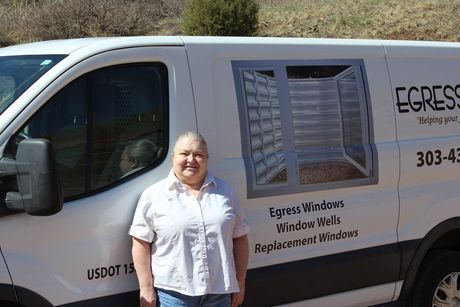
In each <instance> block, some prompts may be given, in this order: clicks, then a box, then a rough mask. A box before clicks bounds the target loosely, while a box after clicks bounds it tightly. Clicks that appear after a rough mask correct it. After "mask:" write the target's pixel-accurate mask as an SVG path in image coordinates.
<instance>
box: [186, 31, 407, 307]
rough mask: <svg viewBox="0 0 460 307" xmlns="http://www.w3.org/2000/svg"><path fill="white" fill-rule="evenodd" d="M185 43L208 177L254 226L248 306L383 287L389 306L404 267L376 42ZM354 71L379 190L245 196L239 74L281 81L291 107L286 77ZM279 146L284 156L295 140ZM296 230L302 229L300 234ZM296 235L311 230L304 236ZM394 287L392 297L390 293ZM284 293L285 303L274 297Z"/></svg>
mask: <svg viewBox="0 0 460 307" xmlns="http://www.w3.org/2000/svg"><path fill="white" fill-rule="evenodd" d="M184 40H185V44H186V48H187V54H188V57H189V63H190V71H191V76H192V84H193V90H194V94H195V101H196V111H197V121H198V131H199V132H200V133H202V134H203V135H204V136H205V138H206V139H207V140H208V144H209V151H210V160H209V169H210V172H212V173H213V174H215V175H216V176H218V177H221V178H223V179H225V180H227V181H229V182H230V183H231V184H232V185H233V186H234V187H235V188H236V190H237V192H238V194H239V197H240V199H241V203H242V206H243V208H244V210H245V212H246V214H247V217H248V219H249V223H250V225H251V233H250V235H249V239H250V263H249V268H250V270H249V272H248V281H247V303H248V305H271V304H282V303H287V302H292V301H296V300H300V299H307V298H314V297H318V296H323V295H328V294H332V293H338V292H343V291H348V290H351V289H352V288H353V287H361V288H364V287H367V286H375V285H379V284H387V286H386V287H381V288H378V290H377V292H378V293H376V296H377V297H380V298H382V300H383V301H385V300H387V299H388V297H393V293H394V290H395V287H394V285H395V284H394V283H395V282H396V281H397V280H398V274H399V260H400V258H399V249H398V246H397V243H396V242H397V237H396V226H397V219H398V210H399V207H398V206H399V204H398V197H397V180H398V176H399V173H398V170H399V163H398V160H399V156H398V149H397V145H396V142H395V127H394V109H393V106H392V103H391V101H392V100H391V95H390V93H391V91H390V84H389V79H388V75H387V69H386V64H385V60H384V53H383V48H382V47H381V46H379V45H378V44H377V43H372V42H371V43H369V42H368V43H361V44H360V43H358V44H357V45H356V42H354V45H353V44H351V43H350V42H347V41H343V42H337V41H335V42H333V41H328V40H324V41H323V40H321V41H314V40H313V41H310V42H309V43H306V44H303V45H300V44H292V45H291V44H285V45H281V44H279V43H280V42H279V41H277V43H275V44H258V43H257V39H255V40H254V41H255V42H254V43H250V40H248V41H244V39H243V41H244V44H236V43H234V42H231V41H229V42H228V43H226V42H225V40H224V41H223V43H221V44H212V45H209V44H207V42H206V38H200V39H196V38H186V39H184ZM251 40H252V39H251ZM352 61H361V63H362V66H359V67H361V69H362V75H363V76H365V77H363V78H364V79H365V81H364V87H366V88H367V90H366V93H368V97H366V101H367V103H368V109H369V111H370V113H369V116H368V120H369V125H370V133H371V134H372V143H373V144H372V146H374V147H375V153H374V156H373V157H374V159H375V162H376V164H377V167H378V176H377V181H376V182H374V183H372V184H366V185H362V186H353V187H343V188H341V187H340V185H339V184H337V185H336V186H335V188H323V189H320V190H314V189H309V187H304V186H300V187H299V188H298V189H297V190H295V191H296V192H286V191H287V190H282V189H283V188H284V186H283V187H282V188H281V189H280V191H282V192H280V193H279V194H277V193H276V192H274V191H276V189H277V187H279V186H276V185H275V186H274V187H273V191H269V192H267V193H269V194H270V195H267V197H264V196H260V195H256V196H253V195H252V196H251V194H250V191H249V189H250V183H249V182H248V180H247V178H248V176H247V175H248V174H247V172H248V168H246V166H245V160H248V155H247V153H246V152H245V149H244V142H245V141H244V140H243V139H242V138H245V137H246V136H247V135H248V131H247V130H245V128H244V127H243V126H242V119H244V117H242V116H241V105H242V103H243V106H244V102H242V101H244V100H242V98H243V99H244V95H245V92H244V89H243V88H242V87H243V86H242V84H243V83H241V82H239V83H238V78H240V76H241V72H242V71H244V70H245V69H248V71H249V70H251V69H253V70H254V69H255V70H258V71H261V72H262V73H264V72H266V71H270V70H272V71H274V72H275V74H274V77H273V74H271V75H270V73H267V74H266V76H267V77H268V78H272V79H273V78H274V79H276V82H278V81H279V83H278V85H277V86H278V94H279V97H281V96H283V95H284V96H285V97H287V96H288V95H289V92H287V91H286V89H285V88H283V87H282V84H281V83H282V80H281V79H283V72H284V71H285V70H284V69H285V67H287V66H290V67H292V66H295V67H308V68H309V67H313V66H315V67H316V66H321V65H335V67H337V65H342V64H341V63H343V65H349V64H348V63H351V62H352ZM235 63H236V64H235ZM331 63H332V64H331ZM245 65H246V66H245ZM235 67H237V69H235ZM246 67H248V68H246ZM251 67H260V68H251ZM232 68H233V70H232ZM238 69H239V70H238ZM296 69H297V68H296ZM358 69H359V68H358ZM280 76H281V77H280ZM277 77H278V78H277ZM284 78H285V77H284ZM280 80H281V81H280ZM284 80H286V79H284ZM270 82H271V81H270ZM283 91H284V92H283ZM272 97H273V96H272ZM280 99H282V98H280ZM281 103H284V102H283V101H280V104H281ZM282 108H283V106H281V109H282ZM243 110H244V108H243ZM281 112H283V110H281ZM243 116H246V115H243ZM288 117H289V116H288ZM283 125H285V126H283V128H282V129H284V130H282V132H283V133H284V132H286V131H287V132H290V130H289V129H292V128H291V127H292V124H290V123H289V122H285V123H284V124H283ZM282 140H283V145H285V146H287V145H286V144H287V142H291V141H292V138H291V139H287V138H283V139H282ZM294 141H295V139H294ZM288 145H289V144H288ZM286 154H287V155H289V154H290V153H289V152H286ZM249 160H250V159H249ZM249 170H250V168H249ZM288 171H289V170H288ZM288 180H289V179H288ZM256 188H257V186H256ZM302 189H306V190H305V191H302ZM268 196H270V197H268ZM334 202H335V203H336V204H338V208H333V207H329V209H328V207H327V206H328V203H330V204H333V203H334ZM323 203H324V204H323ZM321 204H323V205H321ZM309 205H318V206H317V208H321V206H323V207H324V210H321V209H319V210H317V211H311V212H305V211H304V210H305V209H304V206H305V208H307V207H308V206H309ZM325 218H326V219H330V222H328V223H327V225H325V224H321V226H320V225H319V224H318V222H319V221H320V220H321V221H322V220H323V219H325ZM297 224H298V225H301V226H299V227H298V228H296V226H295V225H297ZM283 225H288V227H291V226H289V225H293V226H292V227H291V228H289V229H291V230H292V231H283V227H284V226H283ZM302 225H307V226H306V227H307V228H308V229H306V228H305V227H303V226H302ZM308 225H310V226H308ZM300 227H303V229H300ZM344 232H349V233H352V234H356V236H351V237H348V238H345V239H337V238H340V237H341V235H338V234H339V233H344ZM326 234H329V235H330V234H332V235H333V238H335V239H333V240H331V241H328V242H327V239H324V238H325V236H327V235H326ZM320 236H321V238H323V239H322V241H321V242H320V239H319V237H320ZM315 237H316V239H315ZM342 238H343V237H342ZM316 240H317V241H316ZM303 243H305V244H303ZM296 244H300V245H302V246H299V245H296ZM358 259H359V261H358ZM355 260H356V261H355ZM338 272H340V273H338ZM341 273H343V274H341ZM337 274H338V275H339V276H341V277H340V278H338V277H337ZM331 278H332V279H334V282H333V283H331V282H330V280H331ZM392 282H393V287H388V284H389V283H392ZM267 289H277V290H276V291H267ZM379 291H381V292H380V293H379ZM280 292H281V293H283V295H279V293H280ZM375 299H376V297H374V298H373V301H375ZM369 302H371V301H369Z"/></svg>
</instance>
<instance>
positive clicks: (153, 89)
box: [0, 37, 460, 307]
mask: <svg viewBox="0 0 460 307" xmlns="http://www.w3.org/2000/svg"><path fill="white" fill-rule="evenodd" d="M459 115H460V44H456V43H432V42H398V41H364V40H329V39H325V40H323V39H282V38H209V37H130V38H94V39H75V40H62V41H49V42H40V43H33V44H27V45H19V46H12V47H7V48H2V49H0V153H1V157H2V158H1V160H0V180H1V181H0V191H1V195H0V196H1V198H0V199H1V203H0V212H1V218H0V247H1V250H0V252H1V258H0V305H1V306H25V307H31V306H34V307H36V306H40V307H41V306H68V307H71V306H72V307H73V306H137V304H138V293H137V289H138V285H137V279H136V276H135V272H134V268H133V263H132V259H131V239H130V237H129V236H128V234H127V232H128V228H129V225H130V223H131V219H132V216H133V213H134V209H135V206H136V203H137V200H138V198H139V196H140V194H141V192H142V191H143V190H144V188H146V187H147V186H149V185H151V184H153V183H154V182H156V181H158V180H160V179H162V178H164V177H165V176H167V174H168V172H169V170H170V169H171V166H172V164H171V159H170V153H171V147H172V146H171V144H172V142H174V140H175V139H176V137H177V136H178V135H179V134H181V133H182V132H184V131H187V130H193V131H198V132H199V133H201V134H202V135H203V136H204V137H205V138H206V139H207V141H208V144H209V150H210V161H209V169H210V172H212V173H213V174H214V175H216V176H218V177H221V178H223V179H225V180H226V181H228V182H229V183H230V184H232V185H233V186H234V187H235V188H236V190H237V192H238V194H239V197H240V199H241V203H242V206H243V208H244V210H245V212H246V215H247V217H248V220H249V223H250V225H251V233H250V236H249V240H250V262H249V271H248V276H247V283H246V284H247V289H246V293H247V295H246V300H245V306H273V305H289V306H368V305H377V304H392V305H397V304H401V305H403V304H404V303H406V302H409V303H411V304H412V306H447V304H448V303H450V304H457V305H458V304H459V302H460V294H459V291H458V290H457V289H458V288H459V287H460V280H459V276H460V275H459V272H460V117H459ZM145 140H147V141H148V142H149V143H150V144H153V145H154V148H155V150H151V151H150V152H154V154H153V155H151V156H150V157H149V158H145V159H144V160H146V161H145V163H144V164H143V165H142V166H141V167H138V168H136V169H135V170H133V171H130V172H128V173H125V174H123V173H122V172H121V169H120V159H121V154H122V152H123V150H124V148H126V146H128V145H130V144H133V143H135V142H138V141H145ZM443 304H444V305H443ZM449 306H450V305H449Z"/></svg>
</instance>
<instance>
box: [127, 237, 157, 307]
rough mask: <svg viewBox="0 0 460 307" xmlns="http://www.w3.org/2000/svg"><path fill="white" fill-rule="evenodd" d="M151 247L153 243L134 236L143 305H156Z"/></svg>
mask: <svg viewBox="0 0 460 307" xmlns="http://www.w3.org/2000/svg"><path fill="white" fill-rule="evenodd" d="M150 249H151V245H150V243H149V242H146V241H142V240H139V239H137V238H134V237H133V247H132V255H133V262H134V268H135V269H136V274H137V279H138V280H139V289H140V306H141V307H154V306H156V294H155V289H154V288H153V275H152V267H151V261H150V257H151V256H150Z"/></svg>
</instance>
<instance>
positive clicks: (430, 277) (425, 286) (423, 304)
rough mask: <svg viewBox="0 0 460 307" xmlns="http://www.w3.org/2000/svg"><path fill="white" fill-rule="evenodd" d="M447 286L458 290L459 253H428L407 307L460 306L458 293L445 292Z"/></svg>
mask: <svg viewBox="0 0 460 307" xmlns="http://www.w3.org/2000/svg"><path fill="white" fill-rule="evenodd" d="M448 286H449V287H452V288H454V289H455V290H458V289H460V253H459V252H455V251H447V250H439V251H432V252H430V253H428V255H427V256H426V258H425V260H424V261H423V262H422V264H421V266H420V270H419V274H418V275H417V281H416V283H415V287H414V290H413V294H412V298H411V300H410V302H409V306H412V307H434V306H436V307H442V306H460V291H451V292H448V291H445V290H446V289H447V288H448ZM435 298H436V300H435ZM443 302H444V304H443ZM449 303H450V304H451V305H449Z"/></svg>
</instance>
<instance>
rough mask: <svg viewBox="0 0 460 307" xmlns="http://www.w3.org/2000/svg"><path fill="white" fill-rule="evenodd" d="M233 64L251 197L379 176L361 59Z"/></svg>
mask: <svg viewBox="0 0 460 307" xmlns="http://www.w3.org/2000/svg"><path fill="white" fill-rule="evenodd" d="M233 67H234V75H235V81H236V86H237V89H238V103H239V113H240V122H241V134H242V140H243V144H242V147H243V151H244V152H243V157H244V160H245V166H246V175H247V179H248V185H249V186H248V196H250V197H259V196H267V195H272V194H275V193H276V194H279V193H291V192H301V191H311V190H322V189H330V188H338V187H348V186H355V185H363V184H372V183H375V182H376V178H377V176H376V170H377V168H376V166H375V165H374V164H375V162H376V161H374V156H375V150H374V149H373V146H372V142H371V140H372V135H371V130H370V128H369V126H370V125H369V122H368V120H369V116H368V113H370V110H368V104H367V102H366V101H367V96H366V92H365V86H364V77H363V75H364V74H363V72H362V71H363V64H362V62H360V61H340V62H339V61H337V63H332V64H331V62H330V61H329V62H326V63H322V62H311V61H310V62H308V63H305V62H300V63H299V62H294V61H250V62H245V61H238V62H234V63H233Z"/></svg>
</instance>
